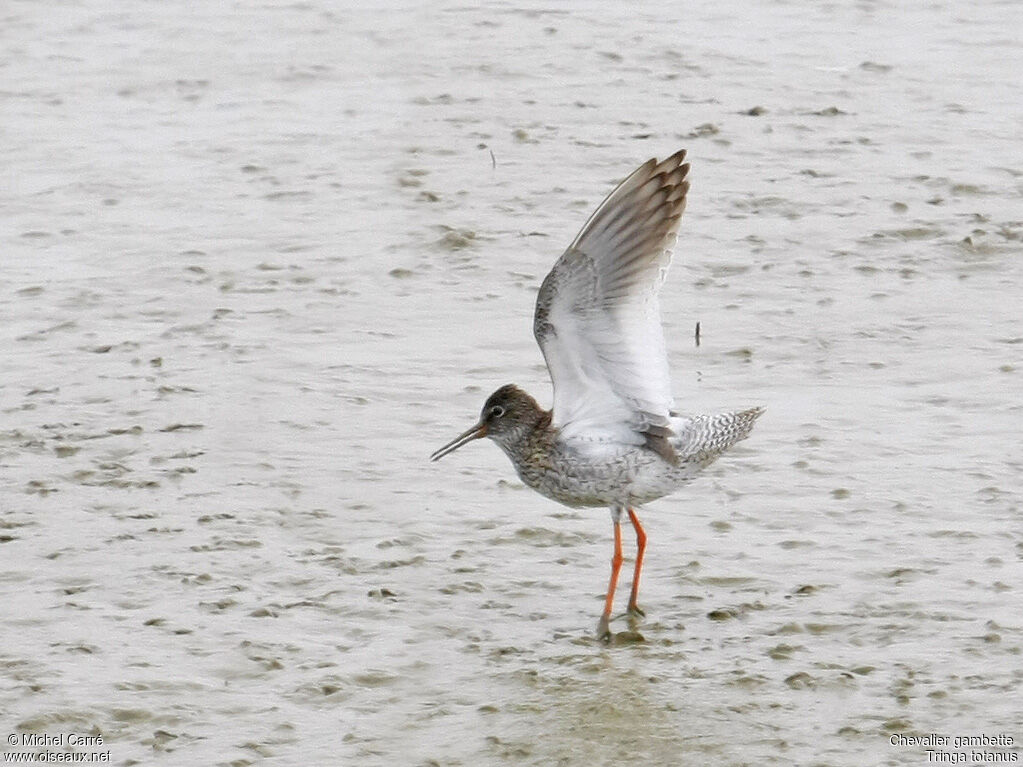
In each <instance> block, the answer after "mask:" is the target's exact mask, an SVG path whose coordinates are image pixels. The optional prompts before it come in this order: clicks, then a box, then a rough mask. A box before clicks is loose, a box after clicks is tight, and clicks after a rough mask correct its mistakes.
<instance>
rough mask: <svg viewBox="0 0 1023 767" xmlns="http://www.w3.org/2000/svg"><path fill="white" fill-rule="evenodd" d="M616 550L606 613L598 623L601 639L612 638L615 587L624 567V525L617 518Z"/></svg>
mask: <svg viewBox="0 0 1023 767" xmlns="http://www.w3.org/2000/svg"><path fill="white" fill-rule="evenodd" d="M614 528H615V551H614V555H613V556H612V557H611V581H610V582H609V583H608V584H607V597H606V598H605V599H604V614H603V615H601V616H600V622H599V623H598V624H597V636H598V637H599V638H601V639H610V638H611V608H612V607H614V601H615V589H616V588H618V572H619V571H620V570H621V569H622V525H621V523H620V522H618V521H617V520H615V522H614Z"/></svg>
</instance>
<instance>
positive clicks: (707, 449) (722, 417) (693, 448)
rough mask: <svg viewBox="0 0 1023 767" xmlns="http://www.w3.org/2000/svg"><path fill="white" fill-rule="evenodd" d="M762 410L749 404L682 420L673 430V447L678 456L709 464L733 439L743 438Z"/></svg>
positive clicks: (729, 445) (704, 464)
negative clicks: (683, 424)
mask: <svg viewBox="0 0 1023 767" xmlns="http://www.w3.org/2000/svg"><path fill="white" fill-rule="evenodd" d="M763 412H764V409H763V408H762V407H753V408H750V409H749V410H736V411H732V412H728V413H717V414H716V415H697V416H692V417H690V418H688V419H686V420H687V421H688V423H687V424H686V425H685V427H683V428H682V429H677V430H676V434H678V435H679V440H678V442H677V443H676V444H675V450H676V452H677V453H678V455H679V459H680V460H683V461H685V460H690V461H696V462H697V463H699V464H701V465H702V466H706V465H708V464H710V463H712V462H713V461H714V460H715V459H716V458H717V457H718V456H719V455H721V454H722V453H723V452H725V451H726V450H727V449H728V448H730V447H731V446H732V445H734V444H735V443H736V442H740V441H741V440H744V439H746V437H748V436H749V433H750V432H751V431H753V424H755V423H756V421H757V419H758V418H759V417H760V415H761V414H762V413H763Z"/></svg>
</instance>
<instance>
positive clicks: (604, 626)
mask: <svg viewBox="0 0 1023 767" xmlns="http://www.w3.org/2000/svg"><path fill="white" fill-rule="evenodd" d="M597 639H598V640H600V641H601V642H603V643H604V644H610V643H611V616H610V615H607V614H606V613H605V614H604V615H601V616H600V620H599V621H597Z"/></svg>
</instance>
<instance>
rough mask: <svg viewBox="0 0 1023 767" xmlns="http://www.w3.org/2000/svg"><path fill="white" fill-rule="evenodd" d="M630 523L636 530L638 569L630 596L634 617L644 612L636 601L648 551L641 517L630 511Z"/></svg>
mask: <svg viewBox="0 0 1023 767" xmlns="http://www.w3.org/2000/svg"><path fill="white" fill-rule="evenodd" d="M628 511H629V521H631V522H632V526H633V527H634V528H635V529H636V569H635V571H634V572H633V574H632V594H631V595H630V596H629V612H630V613H631V614H633V615H639V616H642V615H643V611H642V610H640V609H639V605H638V604H636V599H637V598H638V597H639V571H640V570H642V569H643V552H644V551H646V532H644V530H643V525H641V524H640V523H639V517H638V516H636V512H634V511H633V510H632V509H629V510H628Z"/></svg>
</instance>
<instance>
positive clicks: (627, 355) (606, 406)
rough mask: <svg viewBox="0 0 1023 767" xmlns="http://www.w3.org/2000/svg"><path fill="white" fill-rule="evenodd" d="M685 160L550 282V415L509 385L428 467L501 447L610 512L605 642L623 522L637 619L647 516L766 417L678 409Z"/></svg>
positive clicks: (590, 233) (609, 206)
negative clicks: (669, 316) (673, 355)
mask: <svg viewBox="0 0 1023 767" xmlns="http://www.w3.org/2000/svg"><path fill="white" fill-rule="evenodd" d="M685 157H686V153H685V150H682V151H679V152H676V153H675V154H673V155H672V156H671V157H669V158H668V159H666V160H664V161H663V162H658V161H657V160H656V159H651V160H647V161H646V162H645V163H643V164H642V165H641V166H639V168H637V169H636V170H635V171H634V172H633V173H632V174H631V175H630V176H629V177H628V178H626V179H625V180H624V181H622V183H620V184H619V185H618V186H617V187H616V188H615V190H614V191H613V192H611V194H610V195H608V197H607V199H605V200H604V202H602V203H601V204H600V206H599V207H598V208H597V210H596V212H594V214H593V215H592V216H590V219H589V220H588V221H587V222H586V224H585V226H583V228H582V231H581V232H579V235H578V236H577V237H576V238H575V240H574V241H573V242H572V244H571V245H569V246H568V250H566V251H565V252H564V253H563V254H562V256H561V257H560V258H559V259H558V261H557V263H555V264H554V268H553V269H551V272H550V274H548V275H547V277H546V279H544V281H543V285H542V286H541V287H540V293H539V295H538V296H537V299H536V311H535V314H534V316H533V334H534V335H535V336H536V340H537V343H538V344H539V345H540V349H541V351H543V356H544V359H545V360H546V361H547V368H548V370H549V371H550V375H551V382H552V383H553V385H554V406H553V407H552V409H551V410H544V409H543V408H542V407H540V405H538V404H537V402H536V400H534V399H533V398H532V397H531V396H529V395H528V394H526V392H524V391H523V390H522V389H520V388H518V387H517V386H515V385H513V384H507V385H505V386H502V387H501V388H500V389H498V390H497V391H495V392H494V393H493V394H491V395H490V397H489V398H488V399H487V402H486V404H485V405H484V406H483V410H482V411H481V413H480V419H479V422H478V423H476V425H475V426H473V427H472V428H471V429H469V430H468V431H466V432H464V433H463V434H460V435H459V436H458V437H456V438H455V439H453V440H452V441H451V442H449V443H448V444H446V445H445V446H444V447H442V448H440V449H439V450H438V451H437V452H435V453H434V454H433V455H432V456H431V457H430V458H431V460H433V461H436V460H437V459H439V458H442V457H443V456H445V455H447V454H448V453H450V452H452V451H454V450H457V449H458V448H460V447H461V446H462V445H464V444H466V443H467V442H471V441H472V440H475V439H480V438H481V437H489V438H490V439H492V440H493V441H494V442H496V443H497V444H498V445H499V446H500V448H501V449H502V450H504V452H505V454H506V455H507V456H508V457H509V458H510V459H511V462H512V464H514V466H515V471H516V472H518V475H519V477H520V478H521V479H522V481H523V482H524V483H525V484H526V485H528V486H529V487H531V488H533V489H534V490H536V491H537V492H539V493H541V494H543V495H545V496H547V497H548V498H553V499H554V500H555V501H558V502H560V503H563V504H565V505H566V506H573V507H583V506H590V507H592V506H607V507H609V508H610V509H611V521H612V523H613V527H614V554H613V556H612V557H611V580H610V582H609V583H608V586H607V595H606V597H605V599H604V611H603V613H602V614H601V616H600V621H599V623H598V624H597V635H598V637H599V638H601V639H603V640H605V641H607V640H610V638H611V629H610V621H611V609H612V607H613V604H614V596H615V589H616V587H617V585H618V573H619V571H620V570H621V566H622V528H621V525H622V515H623V514H627V515H628V517H629V521H630V522H631V523H632V527H633V529H634V530H635V532H636V565H635V570H634V572H633V576H632V592H631V594H630V596H629V606H628V614H629V615H630V616H632V617H633V618H639V617H642V616H643V614H644V613H643V611H642V610H641V609H640V607H639V605H638V604H637V598H638V595H639V575H640V570H641V569H642V568H643V555H644V553H645V552H646V533H645V532H644V531H643V526H642V525H641V524H640V521H639V517H638V516H637V514H636V509H637V508H638V507H639V506H640V505H641V504H644V503H647V502H648V501H653V500H655V499H657V498H661V497H663V496H665V495H668V494H670V493H673V492H675V491H676V490H678V489H679V487H681V486H682V485H684V484H685V483H687V482H688V481H689V480H691V479H693V477H695V476H696V475H697V474H698V473H699V472H700V470H702V469H703V468H705V467H706V466H708V465H709V464H711V463H712V462H713V461H714V460H715V459H716V458H717V457H718V456H719V455H721V454H722V453H723V452H724V451H725V450H727V449H728V448H730V447H731V446H732V445H734V444H735V443H736V442H738V441H739V440H741V439H745V438H746V437H747V436H748V435H749V433H750V430H751V429H752V428H753V424H754V422H755V421H756V420H757V418H758V417H759V416H760V414H761V413H762V412H763V410H762V408H759V407H754V408H750V409H748V410H738V411H731V412H725V413H718V414H716V415H692V416H687V415H682V414H680V413H678V412H676V411H675V410H674V409H673V404H674V403H673V400H672V396H671V381H670V378H669V374H668V355H667V352H666V351H665V346H664V333H663V331H662V329H661V318H660V308H659V306H658V301H657V295H658V293H659V292H660V288H661V285H662V284H663V283H664V278H665V276H666V274H667V272H668V265H669V263H670V262H671V249H672V247H673V246H674V244H675V240H676V237H677V236H678V227H679V221H680V220H681V218H682V211H683V210H684V209H685V206H686V193H687V192H688V191H689V181H688V178H687V177H688V174H689V163H687V162H685Z"/></svg>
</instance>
